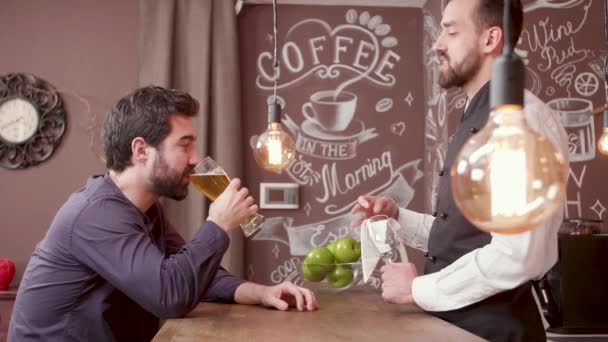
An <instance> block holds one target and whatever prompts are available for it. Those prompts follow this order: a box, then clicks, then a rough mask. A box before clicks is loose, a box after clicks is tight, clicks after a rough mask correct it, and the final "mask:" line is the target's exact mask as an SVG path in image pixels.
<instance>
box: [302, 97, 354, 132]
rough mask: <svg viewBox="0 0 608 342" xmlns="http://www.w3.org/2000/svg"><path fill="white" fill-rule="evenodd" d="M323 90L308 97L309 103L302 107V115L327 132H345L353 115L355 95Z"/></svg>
mask: <svg viewBox="0 0 608 342" xmlns="http://www.w3.org/2000/svg"><path fill="white" fill-rule="evenodd" d="M335 94H336V91H335V90H324V91H319V92H317V93H314V94H312V95H311V96H310V102H306V103H305V104H304V105H303V106H302V114H304V117H306V118H307V119H308V120H310V121H312V122H314V123H316V124H318V125H319V126H320V127H321V128H322V129H324V130H325V131H329V132H341V131H343V130H345V129H346V128H347V127H348V125H349V124H350V122H351V121H352V119H353V116H354V115H355V109H356V108H357V95H355V94H353V93H351V92H348V91H342V92H340V93H339V94H338V96H335Z"/></svg>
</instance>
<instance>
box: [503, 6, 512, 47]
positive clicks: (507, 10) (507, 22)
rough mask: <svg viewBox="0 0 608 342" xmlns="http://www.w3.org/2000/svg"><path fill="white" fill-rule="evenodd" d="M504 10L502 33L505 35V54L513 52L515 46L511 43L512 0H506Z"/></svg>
mask: <svg viewBox="0 0 608 342" xmlns="http://www.w3.org/2000/svg"><path fill="white" fill-rule="evenodd" d="M503 6H504V7H503V11H502V33H503V35H504V37H503V41H504V44H503V55H508V54H511V52H512V50H513V46H512V43H511V40H512V39H511V0H505V1H504V4H503Z"/></svg>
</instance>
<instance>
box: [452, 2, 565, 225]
mask: <svg viewBox="0 0 608 342" xmlns="http://www.w3.org/2000/svg"><path fill="white" fill-rule="evenodd" d="M509 5H510V1H505V2H504V19H503V24H504V30H503V32H504V48H503V54H502V55H501V56H499V57H498V58H497V59H496V60H495V61H494V63H493V65H492V81H491V84H490V87H491V88H490V108H491V112H490V117H489V120H488V122H487V123H486V125H485V126H484V127H483V128H482V129H481V130H480V131H479V132H478V133H477V134H475V135H474V136H472V137H471V139H469V141H467V142H466V143H465V145H464V146H463V147H462V149H461V151H460V152H459V154H458V156H457V157H456V159H455V161H454V164H453V165H452V169H451V171H450V175H451V177H452V179H451V181H452V182H451V183H452V193H453V195H454V201H455V202H456V205H457V206H458V208H459V209H460V211H461V212H462V214H463V215H464V216H465V217H466V218H467V219H468V220H469V221H471V223H473V224H474V225H475V226H477V227H478V228H479V229H481V230H484V231H489V232H497V233H503V234H514V233H519V232H523V231H526V230H531V229H534V228H537V227H539V226H540V225H542V224H544V223H546V222H547V221H548V220H549V218H551V216H553V214H554V213H555V212H556V211H557V210H562V206H563V200H564V197H565V194H566V182H567V175H568V165H567V163H566V161H565V158H564V156H563V155H562V153H561V152H560V150H559V149H558V148H557V147H556V146H554V145H553V144H552V143H551V142H550V141H549V140H548V139H547V138H546V137H545V136H543V135H541V134H539V133H538V132H536V131H534V130H532V128H530V126H528V124H527V122H526V120H525V118H524V113H523V103H524V65H523V62H522V60H521V59H520V58H519V57H518V56H517V55H516V54H515V53H513V47H512V45H511V27H510V8H509Z"/></svg>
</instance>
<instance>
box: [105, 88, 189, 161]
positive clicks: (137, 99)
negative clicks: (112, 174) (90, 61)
mask: <svg viewBox="0 0 608 342" xmlns="http://www.w3.org/2000/svg"><path fill="white" fill-rule="evenodd" d="M198 110H199V104H198V101H196V99H194V98H193V97H192V96H190V94H188V93H185V92H182V91H179V90H174V89H165V88H162V87H157V86H147V87H143V88H139V89H136V90H135V91H134V92H133V93H131V94H129V95H127V96H125V97H123V98H122V99H120V100H119V101H118V103H116V105H115V106H114V108H112V110H111V111H110V113H109V114H108V116H107V117H106V120H105V123H104V127H103V130H102V133H101V141H102V143H103V148H104V153H105V156H106V166H107V167H108V168H109V169H111V170H114V171H118V172H120V171H123V170H124V169H125V168H126V167H127V166H131V165H132V163H131V156H132V152H131V142H132V141H133V139H135V138H137V137H141V138H143V139H144V140H145V141H146V143H148V144H150V145H151V146H153V147H154V148H157V149H158V147H159V146H160V145H161V143H162V142H163V141H164V140H165V138H166V137H167V135H169V131H170V130H171V126H170V123H169V117H170V116H171V115H176V114H181V115H186V116H189V117H192V116H195V115H196V114H197V113H198Z"/></svg>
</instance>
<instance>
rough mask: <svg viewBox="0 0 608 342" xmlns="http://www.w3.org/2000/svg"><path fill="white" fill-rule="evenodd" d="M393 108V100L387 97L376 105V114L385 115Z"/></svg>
mask: <svg viewBox="0 0 608 342" xmlns="http://www.w3.org/2000/svg"><path fill="white" fill-rule="evenodd" d="M391 108H393V100H392V99H391V98H388V97H385V98H383V99H381V100H380V101H378V103H376V112H378V113H384V112H388V111H389V110H391Z"/></svg>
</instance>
